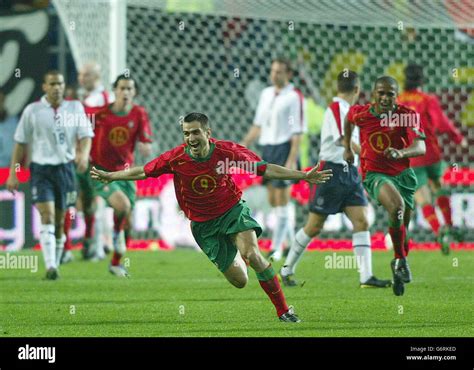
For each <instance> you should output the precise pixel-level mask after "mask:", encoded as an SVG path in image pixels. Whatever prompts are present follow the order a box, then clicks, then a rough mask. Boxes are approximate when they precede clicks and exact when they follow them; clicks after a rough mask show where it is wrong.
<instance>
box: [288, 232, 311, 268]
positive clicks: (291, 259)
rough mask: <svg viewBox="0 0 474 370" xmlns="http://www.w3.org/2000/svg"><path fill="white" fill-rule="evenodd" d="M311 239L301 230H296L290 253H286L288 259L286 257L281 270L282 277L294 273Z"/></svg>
mask: <svg viewBox="0 0 474 370" xmlns="http://www.w3.org/2000/svg"><path fill="white" fill-rule="evenodd" d="M311 239H312V238H311V237H309V236H308V235H306V233H305V232H304V230H303V228H301V229H299V230H298V232H297V233H296V235H295V239H294V240H293V243H292V244H291V249H290V253H288V257H286V261H285V263H284V264H283V268H282V269H281V273H282V275H292V274H294V273H295V268H296V264H297V263H298V262H299V260H300V259H301V256H302V255H303V252H304V250H305V249H306V247H307V246H308V244H309V242H310V241H311Z"/></svg>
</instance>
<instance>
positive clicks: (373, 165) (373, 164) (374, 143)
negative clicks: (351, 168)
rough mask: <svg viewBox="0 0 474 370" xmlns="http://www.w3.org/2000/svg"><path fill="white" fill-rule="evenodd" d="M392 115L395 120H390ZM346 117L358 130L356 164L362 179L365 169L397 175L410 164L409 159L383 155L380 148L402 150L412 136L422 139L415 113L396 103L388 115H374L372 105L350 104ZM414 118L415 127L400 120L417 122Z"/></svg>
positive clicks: (421, 130)
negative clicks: (359, 166)
mask: <svg viewBox="0 0 474 370" xmlns="http://www.w3.org/2000/svg"><path fill="white" fill-rule="evenodd" d="M401 114H402V115H401ZM394 117H398V122H397V121H395V120H394V119H393V118H394ZM401 117H403V120H404V121H402V120H401ZM347 119H348V121H349V122H350V123H352V124H354V125H356V126H359V129H360V144H361V151H360V163H361V170H362V177H363V178H365V174H366V173H367V171H372V172H380V173H385V174H387V175H390V176H395V175H398V174H399V173H401V172H402V171H404V170H405V169H407V168H408V167H410V159H409V158H402V159H389V158H386V157H385V156H384V154H383V152H384V150H385V149H387V148H388V147H392V148H395V149H403V148H406V147H408V146H409V145H410V144H411V142H412V140H413V139H414V138H424V134H423V129H422V124H420V122H419V120H418V118H417V116H416V113H415V112H414V111H413V110H411V109H408V108H406V107H404V106H402V105H399V106H397V107H396V109H395V110H394V111H392V112H391V115H388V114H387V115H386V116H384V115H380V116H378V115H377V114H376V113H375V111H374V106H373V105H372V104H366V105H353V106H352V107H351V108H350V109H349V112H348V113H347ZM417 120H418V123H419V125H418V127H406V126H404V122H405V123H406V122H417ZM390 122H391V123H392V125H393V126H391V124H390Z"/></svg>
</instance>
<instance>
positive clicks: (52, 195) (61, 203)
mask: <svg viewBox="0 0 474 370" xmlns="http://www.w3.org/2000/svg"><path fill="white" fill-rule="evenodd" d="M30 171H31V195H32V198H33V203H44V202H54V208H56V209H66V208H67V207H70V206H73V205H74V204H75V203H76V198H77V191H76V170H75V166H74V163H73V162H69V163H66V164H59V165H41V164H37V163H31V165H30Z"/></svg>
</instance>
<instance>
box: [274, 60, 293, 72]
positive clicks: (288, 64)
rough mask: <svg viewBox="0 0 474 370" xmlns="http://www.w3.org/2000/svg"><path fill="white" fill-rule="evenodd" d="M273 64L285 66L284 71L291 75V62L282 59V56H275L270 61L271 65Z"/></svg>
mask: <svg viewBox="0 0 474 370" xmlns="http://www.w3.org/2000/svg"><path fill="white" fill-rule="evenodd" d="M273 63H279V64H283V65H285V67H286V71H287V72H288V73H292V72H293V68H292V66H291V62H290V60H289V59H287V58H285V57H282V56H277V57H275V58H273V59H272V64H273Z"/></svg>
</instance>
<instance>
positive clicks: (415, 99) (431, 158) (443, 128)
mask: <svg viewBox="0 0 474 370" xmlns="http://www.w3.org/2000/svg"><path fill="white" fill-rule="evenodd" d="M398 102H399V103H401V104H403V105H405V106H407V107H409V108H411V109H413V110H414V111H416V112H417V113H418V114H419V115H420V117H421V122H423V129H424V130H425V135H426V154H425V155H423V156H420V157H413V158H410V164H411V165H412V166H413V167H420V166H429V165H430V164H433V163H436V162H439V161H440V160H441V159H442V154H441V150H440V147H439V143H438V136H437V133H440V134H448V135H449V137H450V138H451V139H452V140H453V141H454V142H455V143H456V144H459V143H460V142H461V141H462V139H463V136H462V135H461V133H460V132H459V131H458V130H457V129H456V127H454V124H453V122H451V121H450V120H449V118H448V117H447V116H446V115H445V114H444V112H443V110H442V109H441V105H440V104H439V100H438V98H437V97H436V96H435V95H430V94H426V93H424V92H423V91H421V90H409V91H405V92H403V93H402V94H400V95H399V96H398Z"/></svg>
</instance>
